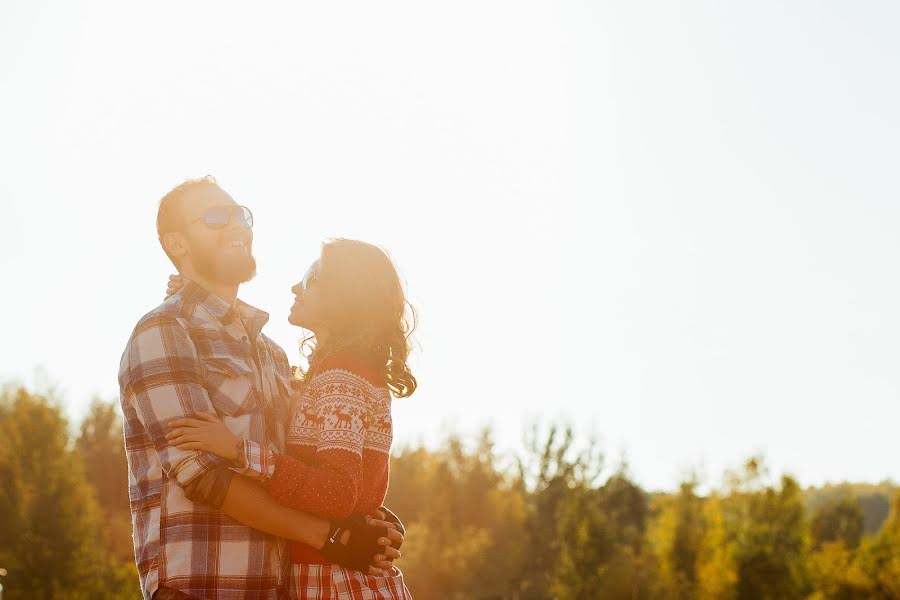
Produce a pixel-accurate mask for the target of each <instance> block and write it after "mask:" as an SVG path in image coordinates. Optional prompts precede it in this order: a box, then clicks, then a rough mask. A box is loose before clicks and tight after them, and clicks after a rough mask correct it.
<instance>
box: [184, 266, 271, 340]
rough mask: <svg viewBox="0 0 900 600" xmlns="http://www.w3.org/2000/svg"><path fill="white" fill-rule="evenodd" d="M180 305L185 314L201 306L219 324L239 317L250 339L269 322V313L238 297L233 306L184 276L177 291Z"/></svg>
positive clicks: (191, 312)
mask: <svg viewBox="0 0 900 600" xmlns="http://www.w3.org/2000/svg"><path fill="white" fill-rule="evenodd" d="M179 294H180V296H181V301H182V307H183V310H184V312H185V313H186V314H188V315H195V314H197V308H202V309H203V310H204V311H205V312H206V313H208V314H209V315H211V316H212V317H213V318H215V319H216V320H217V321H218V324H219V325H222V326H228V325H230V324H231V323H232V322H233V321H234V320H235V319H238V318H239V319H241V320H242V321H243V323H244V328H245V329H246V330H247V335H249V336H250V339H254V340H255V339H256V338H257V337H259V334H260V332H261V331H262V328H263V327H265V325H266V323H268V322H269V313H267V312H266V311H264V310H260V309H258V308H256V307H255V306H251V305H250V304H247V303H246V302H244V301H243V300H240V299H238V301H237V302H236V303H235V305H234V306H232V305H231V304H229V303H228V302H226V301H225V300H223V299H222V298H219V297H218V296H216V295H215V294H213V293H212V292H209V291H208V290H207V289H206V288H204V287H203V286H201V285H200V284H199V283H197V282H195V281H193V280H192V279H189V278H187V277H185V278H184V286H183V287H182V288H181V291H180V292H179Z"/></svg>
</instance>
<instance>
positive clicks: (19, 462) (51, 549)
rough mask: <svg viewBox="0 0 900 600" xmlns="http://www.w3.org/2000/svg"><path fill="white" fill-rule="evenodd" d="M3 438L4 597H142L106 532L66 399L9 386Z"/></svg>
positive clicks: (0, 559) (2, 398)
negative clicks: (60, 402) (74, 446)
mask: <svg viewBox="0 0 900 600" xmlns="http://www.w3.org/2000/svg"><path fill="white" fill-rule="evenodd" d="M0 439H2V440H3V444H2V445H0V514H2V515H3V519H2V520H0V565H2V566H3V567H4V568H6V569H7V571H8V572H9V575H8V576H7V577H5V578H4V588H5V590H4V594H5V596H4V597H5V598H6V599H7V600H16V599H18V598H22V599H24V598H28V599H29V600H31V599H36V600H40V599H43V598H46V599H54V600H56V599H69V598H71V599H76V598H110V599H112V598H128V597H134V596H135V593H134V587H135V583H136V579H134V578H132V577H131V576H130V575H131V574H132V573H133V572H134V570H133V569H131V570H130V571H129V570H128V569H127V568H126V567H125V566H124V563H115V562H114V561H112V560H111V559H110V556H109V553H108V552H107V551H106V549H105V544H104V543H103V542H102V537H101V536H100V535H99V531H100V528H101V518H100V513H99V511H98V509H97V506H96V503H95V501H94V498H93V493H92V490H91V488H90V486H89V485H88V483H87V480H86V479H85V476H84V471H83V468H82V465H81V462H80V461H79V460H78V457H77V455H76V454H75V453H74V452H73V451H72V450H71V448H70V447H69V436H68V429H67V423H66V421H65V419H64V418H63V417H62V414H61V411H60V409H59V406H57V405H56V404H55V403H53V402H51V401H50V400H48V399H47V398H45V397H42V396H38V395H32V394H29V393H28V392H27V391H26V390H24V389H21V388H19V389H11V388H7V389H5V390H4V391H3V392H2V395H0ZM126 573H127V574H126ZM126 590H129V591H126ZM120 592H121V593H120Z"/></svg>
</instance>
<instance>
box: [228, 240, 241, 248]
mask: <svg viewBox="0 0 900 600" xmlns="http://www.w3.org/2000/svg"><path fill="white" fill-rule="evenodd" d="M226 247H228V248H243V247H244V242H242V241H240V240H234V241H233V242H228V244H226Z"/></svg>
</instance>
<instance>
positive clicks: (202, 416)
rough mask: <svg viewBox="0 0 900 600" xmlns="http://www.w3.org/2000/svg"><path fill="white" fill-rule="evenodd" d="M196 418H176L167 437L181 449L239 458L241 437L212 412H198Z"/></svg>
mask: <svg viewBox="0 0 900 600" xmlns="http://www.w3.org/2000/svg"><path fill="white" fill-rule="evenodd" d="M195 416H196V417H197V418H196V419H174V420H173V421H171V422H170V423H169V433H167V434H166V439H167V440H168V441H169V444H171V445H172V446H175V447H176V448H178V449H179V450H200V451H201V452H210V453H212V454H215V455H216V456H221V457H222V458H227V459H228V460H232V461H233V460H237V459H238V455H237V454H238V448H237V445H238V443H239V442H240V441H241V438H239V437H238V436H236V435H234V434H233V433H232V432H231V431H230V430H229V429H228V428H227V427H225V425H224V424H223V423H222V421H221V420H219V417H217V416H216V415H213V414H210V413H197V414H196V415H195Z"/></svg>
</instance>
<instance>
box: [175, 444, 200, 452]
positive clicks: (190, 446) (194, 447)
mask: <svg viewBox="0 0 900 600" xmlns="http://www.w3.org/2000/svg"><path fill="white" fill-rule="evenodd" d="M175 447H176V448H178V449H179V450H205V449H206V447H205V444H202V443H200V442H187V443H186V444H175Z"/></svg>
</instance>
